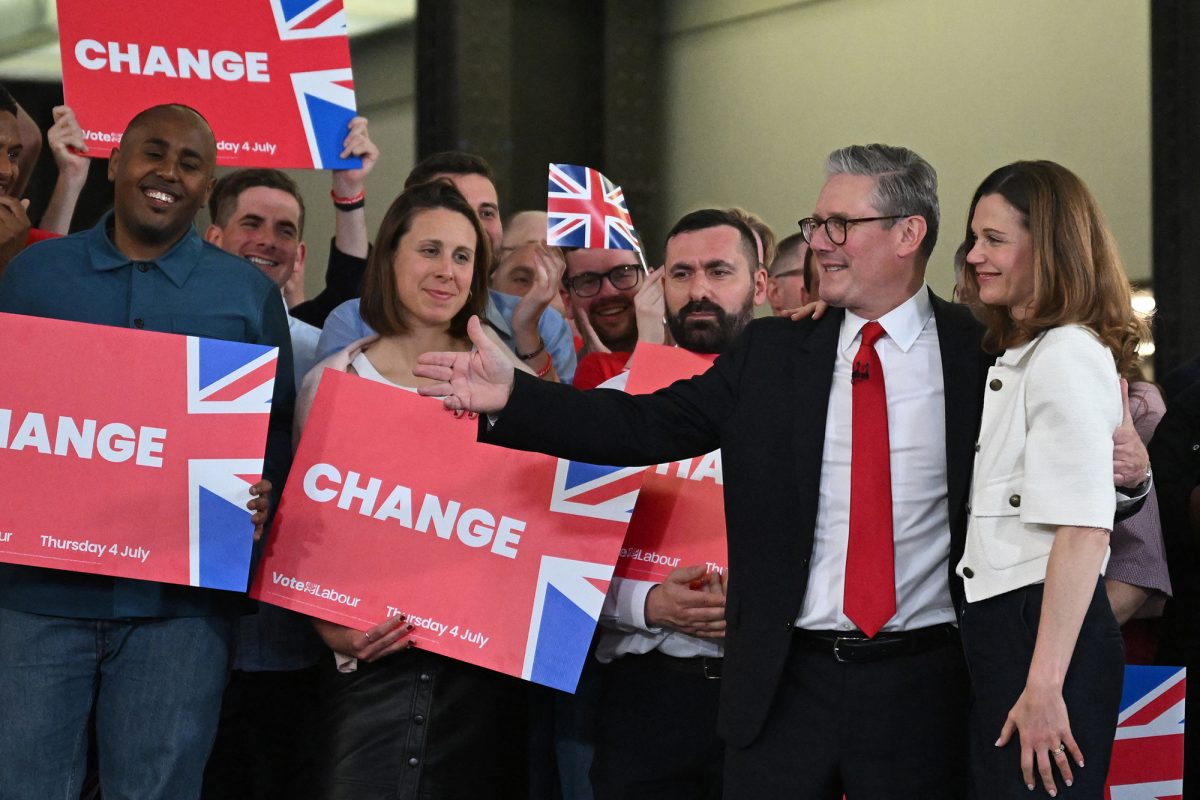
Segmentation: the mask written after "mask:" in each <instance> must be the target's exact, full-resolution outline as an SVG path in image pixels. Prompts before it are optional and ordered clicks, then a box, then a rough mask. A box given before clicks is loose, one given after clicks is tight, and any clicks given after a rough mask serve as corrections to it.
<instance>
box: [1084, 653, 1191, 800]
mask: <svg viewBox="0 0 1200 800" xmlns="http://www.w3.org/2000/svg"><path fill="white" fill-rule="evenodd" d="M1186 693H1187V671H1186V670H1184V669H1182V668H1180V667H1133V666H1131V667H1126V668H1125V688H1124V691H1123V693H1122V696H1121V712H1120V715H1119V716H1118V717H1117V736H1116V741H1115V742H1113V752H1112V763H1111V765H1110V766H1109V769H1108V786H1107V787H1106V791H1105V800H1179V798H1182V797H1183V728H1184V696H1185V695H1186ZM1084 755H1085V756H1086V755H1087V754H1086V753H1085V754H1084Z"/></svg>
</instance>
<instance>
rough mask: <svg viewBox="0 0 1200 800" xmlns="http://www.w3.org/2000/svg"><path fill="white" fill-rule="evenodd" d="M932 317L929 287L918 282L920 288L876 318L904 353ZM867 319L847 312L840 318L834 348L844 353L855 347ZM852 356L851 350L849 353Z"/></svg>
mask: <svg viewBox="0 0 1200 800" xmlns="http://www.w3.org/2000/svg"><path fill="white" fill-rule="evenodd" d="M932 316H933V301H931V300H930V299H929V288H928V287H927V286H925V284H921V288H920V289H918V290H917V293H916V294H914V295H913V296H912V297H910V298H908V299H907V300H905V301H904V302H903V303H901V304H900V305H898V306H896V307H895V308H893V309H892V310H891V311H889V312H887V313H886V314H884V315H883V316H882V317H880V318H879V319H878V320H877V321H878V322H879V324H880V325H882V326H883V330H884V331H885V332H886V333H887V335H888V338H890V339H891V340H892V341H893V342H894V343H895V344H896V346H897V347H899V348H900V350H901V351H903V352H905V353H907V352H908V351H909V349H910V348H911V347H912V346H913V344H915V343H916V341H917V337H918V336H920V335H921V331H923V330H924V329H925V326H926V325H927V324H928V323H929V318H930V317H932ZM868 322H870V320H867V319H863V318H862V317H860V316H858V315H857V314H855V313H853V312H851V311H847V312H846V316H845V317H844V318H843V319H842V331H841V335H840V336H839V337H838V350H839V351H841V352H847V351H849V350H850V349H851V348H857V347H858V338H859V337H858V334H859V332H860V331H862V328H863V326H864V325H866V324H867V323H868ZM851 355H853V353H851Z"/></svg>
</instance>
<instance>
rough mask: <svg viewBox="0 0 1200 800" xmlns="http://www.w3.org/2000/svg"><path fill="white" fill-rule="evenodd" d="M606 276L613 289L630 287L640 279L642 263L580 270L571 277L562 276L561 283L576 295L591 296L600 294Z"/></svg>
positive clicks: (622, 289) (635, 284)
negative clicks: (605, 268) (606, 270)
mask: <svg viewBox="0 0 1200 800" xmlns="http://www.w3.org/2000/svg"><path fill="white" fill-rule="evenodd" d="M606 278H607V279H608V282H609V283H611V284H612V287H613V288H614V289H618V290H621V291H624V290H626V289H632V288H633V287H635V286H637V285H638V283H639V282H640V281H641V280H642V265H641V264H621V265H620V266H616V267H613V268H612V269H610V270H609V271H608V272H581V273H579V274H578V275H572V276H571V277H563V285H564V286H566V287H567V288H568V289H570V290H571V291H572V292H574V293H575V296H576V297H592V296H593V295H597V294H600V286H601V285H602V284H603V282H604V280H605V279H606Z"/></svg>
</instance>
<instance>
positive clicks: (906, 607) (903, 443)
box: [796, 286, 955, 631]
mask: <svg viewBox="0 0 1200 800" xmlns="http://www.w3.org/2000/svg"><path fill="white" fill-rule="evenodd" d="M867 322H869V320H865V319H863V318H862V317H859V316H857V315H855V314H852V313H850V312H846V316H845V318H844V319H843V321H842V328H841V333H840V335H839V338H838V348H837V360H836V362H835V365H834V369H833V385H832V387H831V388H830V391H829V413H828V416H827V417H826V420H825V448H824V451H823V453H822V462H821V484H820V487H821V488H820V492H821V495H820V500H819V502H818V505H817V524H816V530H815V531H814V542H813V552H812V558H811V561H810V567H809V577H808V588H807V590H806V591H805V593H804V602H803V604H802V605H801V607H800V615H799V616H798V617H797V618H796V626H797V627H799V628H804V629H808V630H846V631H849V630H854V629H855V625H854V623H853V622H851V621H850V619H849V618H848V617H847V616H846V614H845V612H844V611H843V608H842V606H843V602H842V600H843V597H842V595H843V590H844V586H845V578H846V542H847V537H848V535H849V529H850V445H851V441H850V440H851V432H852V426H851V422H852V416H853V400H852V392H851V384H850V373H851V367H852V362H853V360H854V356H855V354H856V353H857V352H858V348H859V344H860V336H859V334H860V333H861V331H862V327H863V325H865V324H867ZM878 322H879V324H880V325H882V326H883V329H884V331H885V332H886V335H885V336H883V337H881V338H880V340H879V341H878V342H876V344H875V351H876V352H877V353H878V354H879V360H880V363H881V364H882V365H883V374H884V387H885V390H886V392H887V412H888V438H889V442H890V449H891V472H892V529H893V541H894V543H895V565H896V615H895V616H894V617H892V618H891V619H890V620H889V621H888V622H887V624H886V625H884V627H883V630H884V631H905V630H912V629H915V628H924V627H928V626H930V625H938V624H941V623H945V622H953V621H954V618H955V617H954V604H953V601H952V600H951V598H950V585H949V574H950V573H949V570H950V566H949V558H950V516H949V509H948V507H947V500H946V492H947V489H946V396H945V387H944V384H943V381H942V354H941V350H940V349H939V347H938V334H937V323H936V321H935V320H934V318H933V304H932V302H931V301H930V299H929V289H928V288H927V287H925V286H922V287H921V288H920V290H919V291H918V292H917V293H916V294H915V295H913V296H912V297H911V298H909V299H908V300H907V301H905V302H904V303H903V304H902V305H900V306H898V307H897V308H894V309H892V310H891V311H889V312H888V313H887V314H884V315H883V317H881V318H880V319H879V320H878Z"/></svg>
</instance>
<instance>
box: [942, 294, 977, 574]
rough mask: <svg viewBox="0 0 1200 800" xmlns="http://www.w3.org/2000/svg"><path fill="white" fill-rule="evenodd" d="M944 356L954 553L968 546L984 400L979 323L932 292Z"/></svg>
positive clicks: (949, 500) (947, 455)
mask: <svg viewBox="0 0 1200 800" xmlns="http://www.w3.org/2000/svg"><path fill="white" fill-rule="evenodd" d="M930 298H931V299H932V301H933V315H934V319H935V320H936V322H937V329H938V348H939V349H940V351H941V355H942V382H943V385H944V387H945V398H946V483H947V486H946V489H947V501H948V503H949V511H950V531H951V536H952V545H951V553H952V558H954V559H955V560H957V558H956V555H955V554H957V553H960V552H961V551H962V540H963V536H964V535H965V532H966V531H965V526H963V525H961V524H957V521H958V520H960V519H961V514H962V510H963V509H965V507H966V506H965V503H966V497H967V490H968V488H969V486H970V480H971V469H972V467H973V464H974V457H975V447H974V445H975V438H976V436H977V435H978V433H979V409H980V404H981V403H982V402H983V399H982V396H981V395H982V386H981V385H980V379H979V370H980V366H981V361H980V359H981V354H980V350H979V333H978V327H977V326H976V325H975V323H974V322H973V321H972V320H971V319H970V318H969V317H968V316H967V315H965V314H957V313H954V309H953V308H952V307H951V305H950V304H949V303H947V302H946V301H944V300H942V299H941V298H939V297H938V296H937V295H935V294H933V292H930Z"/></svg>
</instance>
